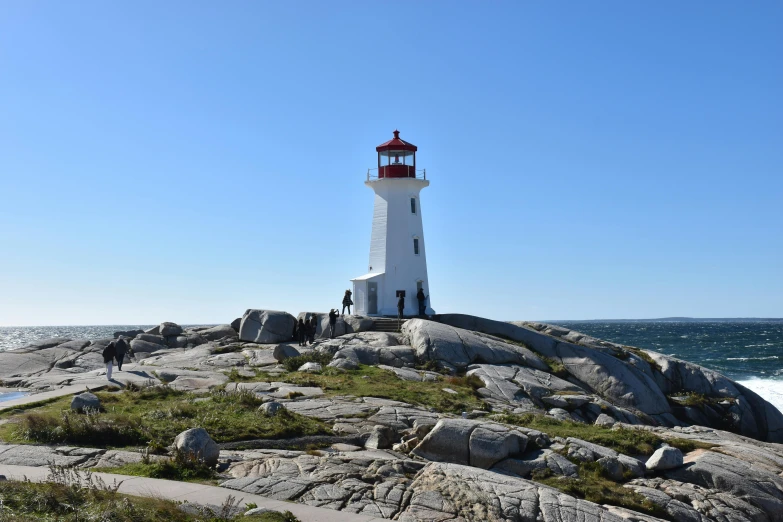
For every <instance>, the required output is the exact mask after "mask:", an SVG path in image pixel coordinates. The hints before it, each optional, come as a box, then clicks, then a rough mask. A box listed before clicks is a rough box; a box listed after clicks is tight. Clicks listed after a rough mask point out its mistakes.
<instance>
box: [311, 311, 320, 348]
mask: <svg viewBox="0 0 783 522" xmlns="http://www.w3.org/2000/svg"><path fill="white" fill-rule="evenodd" d="M316 333H318V316H317V315H313V316H312V317H311V318H310V344H313V343H314V342H315V334H316Z"/></svg>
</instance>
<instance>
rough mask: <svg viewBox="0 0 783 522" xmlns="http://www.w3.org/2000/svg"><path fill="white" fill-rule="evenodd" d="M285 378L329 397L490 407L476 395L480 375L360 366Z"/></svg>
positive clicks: (453, 409) (445, 408)
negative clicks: (415, 377) (411, 373)
mask: <svg viewBox="0 0 783 522" xmlns="http://www.w3.org/2000/svg"><path fill="white" fill-rule="evenodd" d="M279 379H280V378H279V377H271V376H265V377H259V378H258V379H257V380H258V381H263V382H271V381H273V380H279ZM285 381H286V382H289V383H292V384H295V385H297V386H318V387H320V388H321V389H322V390H324V393H325V394H326V395H327V396H334V395H353V396H355V397H379V398H381V399H391V400H394V401H400V402H407V403H408V404H415V405H418V406H425V407H428V408H435V409H436V410H438V411H441V412H449V413H460V412H463V411H471V410H483V409H485V408H486V406H485V403H484V401H483V400H481V398H480V397H479V396H478V395H477V394H476V389H477V388H476V387H483V386H484V385H483V383H481V380H480V379H478V378H477V377H441V378H440V379H439V380H437V381H434V382H416V381H404V380H402V379H400V378H399V377H397V376H396V375H395V374H394V373H392V372H390V371H387V370H382V369H380V368H378V367H376V366H365V365H360V366H359V369H357V370H349V371H340V370H337V369H335V368H326V369H325V370H324V371H323V372H321V373H306V372H292V373H288V374H286V376H285ZM479 383H481V384H479ZM444 387H448V388H451V389H452V390H454V391H456V392H457V393H456V394H451V393H447V392H445V391H443V388H444Z"/></svg>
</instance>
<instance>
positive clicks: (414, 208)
mask: <svg viewBox="0 0 783 522" xmlns="http://www.w3.org/2000/svg"><path fill="white" fill-rule="evenodd" d="M415 213H416V198H411V214H415Z"/></svg>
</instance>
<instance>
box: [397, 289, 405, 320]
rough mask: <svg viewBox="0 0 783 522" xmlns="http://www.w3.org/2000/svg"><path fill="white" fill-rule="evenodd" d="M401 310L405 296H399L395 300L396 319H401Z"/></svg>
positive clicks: (403, 306)
mask: <svg viewBox="0 0 783 522" xmlns="http://www.w3.org/2000/svg"><path fill="white" fill-rule="evenodd" d="M403 310H405V296H404V295H402V294H400V297H399V298H398V299H397V319H402V312H403Z"/></svg>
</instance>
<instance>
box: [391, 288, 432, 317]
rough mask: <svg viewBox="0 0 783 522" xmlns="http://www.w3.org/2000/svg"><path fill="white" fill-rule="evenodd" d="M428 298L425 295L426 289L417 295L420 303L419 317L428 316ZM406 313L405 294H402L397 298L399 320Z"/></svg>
mask: <svg viewBox="0 0 783 522" xmlns="http://www.w3.org/2000/svg"><path fill="white" fill-rule="evenodd" d="M427 297H428V296H426V295H424V289H423V288H419V291H418V292H417V293H416V300H417V301H418V302H419V315H421V316H424V315H427ZM404 311H405V294H404V293H400V294H399V295H398V297H397V318H398V319H402V317H403V312H404Z"/></svg>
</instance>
